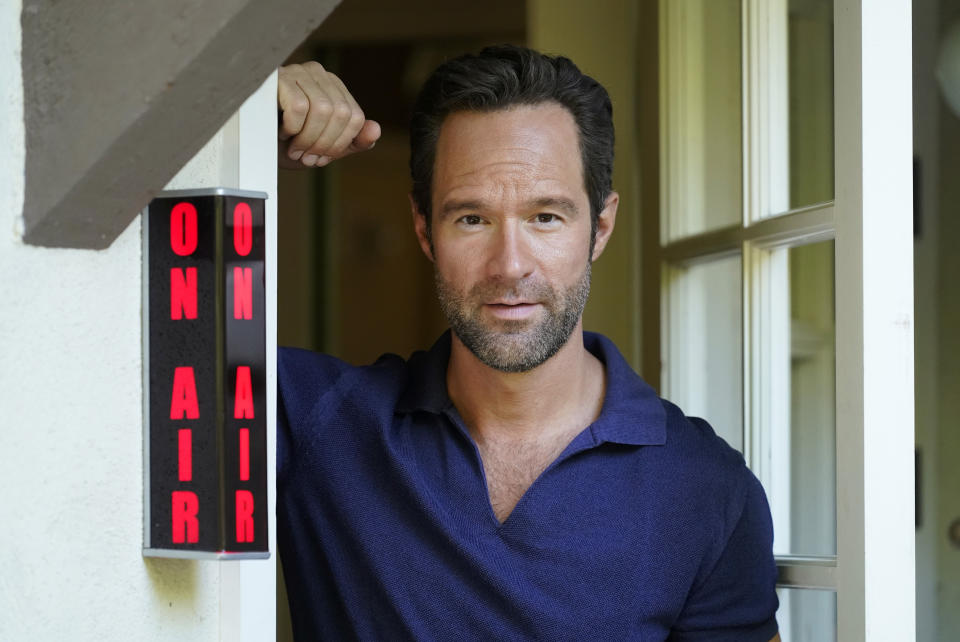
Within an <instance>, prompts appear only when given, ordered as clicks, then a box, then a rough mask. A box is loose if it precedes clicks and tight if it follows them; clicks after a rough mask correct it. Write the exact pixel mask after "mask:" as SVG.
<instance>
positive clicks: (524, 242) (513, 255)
mask: <svg viewBox="0 0 960 642" xmlns="http://www.w3.org/2000/svg"><path fill="white" fill-rule="evenodd" d="M491 243H492V246H493V247H492V248H491V251H490V260H489V262H488V264H487V270H488V273H489V276H490V277H492V278H496V279H502V280H506V281H517V280H520V279H523V278H526V277H528V276H530V275H531V274H532V273H533V271H534V261H533V255H532V252H531V248H530V246H529V243H528V239H526V238H525V237H524V234H523V231H522V230H521V229H520V225H519V224H518V223H514V222H513V221H508V222H506V223H504V224H503V225H501V226H500V229H499V230H498V231H497V233H496V234H494V235H493V238H492V239H491Z"/></svg>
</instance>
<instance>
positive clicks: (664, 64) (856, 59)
mask: <svg viewBox="0 0 960 642" xmlns="http://www.w3.org/2000/svg"><path fill="white" fill-rule="evenodd" d="M669 1H670V0H661V2H660V26H661V30H662V31H661V36H662V37H661V47H660V57H661V60H660V86H661V98H660V106H661V117H662V119H663V120H662V121H661V122H664V121H665V120H667V119H668V116H669V114H668V113H664V112H668V111H669V110H668V109H667V107H668V106H669V105H670V104H671V101H675V100H677V97H676V96H670V92H671V83H670V80H669V78H670V74H675V73H677V70H678V66H677V64H676V62H675V61H671V59H670V56H671V46H670V44H667V45H664V40H665V39H667V40H669V39H668V38H664V37H663V36H666V35H668V31H666V30H668V29H670V28H671V25H670V24H668V21H667V20H666V19H665V15H666V11H665V9H664V7H665V2H669ZM785 2H786V0H771V1H770V2H768V1H767V0H743V2H742V16H743V19H742V26H743V39H742V43H743V92H744V100H743V114H744V115H743V118H744V121H743V140H744V144H743V161H742V162H743V182H744V184H743V195H744V199H743V224H742V225H736V226H730V227H726V228H723V229H720V230H715V231H711V232H707V233H704V234H699V235H696V236H692V237H687V238H683V239H681V240H677V241H673V242H667V241H666V239H667V238H668V237H670V236H676V234H675V232H676V230H678V229H681V228H682V225H680V226H679V227H678V223H677V222H676V221H671V220H669V218H667V217H664V218H663V219H662V220H661V229H662V230H663V231H664V232H667V231H670V232H671V234H670V235H667V234H666V233H665V234H664V235H663V236H664V238H663V239H662V240H661V244H660V245H659V247H657V248H655V249H656V251H657V253H658V254H659V259H660V261H661V270H662V273H663V274H668V273H669V271H670V270H673V269H677V266H679V265H682V264H684V263H685V262H689V261H692V260H702V259H704V258H707V257H711V256H718V255H722V254H725V253H729V252H740V253H742V257H743V321H744V338H743V339H744V340H743V347H744V361H743V364H744V431H745V434H744V454H745V457H746V458H747V461H748V462H749V463H750V465H751V467H752V468H753V469H754V471H755V472H756V473H757V475H758V477H760V479H761V480H762V481H764V483H765V486H766V487H767V490H768V493H771V494H772V495H782V494H783V493H789V479H790V477H789V470H788V469H787V470H783V469H782V467H781V468H778V467H777V466H776V465H775V463H774V462H776V461H777V460H778V458H777V456H776V455H775V453H776V452H778V451H779V452H783V448H784V447H786V448H787V449H789V444H787V445H784V444H783V435H778V434H777V433H776V431H775V430H765V429H764V428H763V427H764V426H773V425H778V424H779V425H782V423H783V422H782V421H778V419H780V418H782V416H783V414H784V412H785V408H786V409H787V410H786V412H789V410H788V409H789V398H786V401H784V399H785V396H786V395H785V392H784V391H785V390H788V388H787V387H786V386H785V385H784V383H783V376H782V374H780V375H779V376H778V372H777V370H776V369H777V368H778V367H781V366H778V365H777V364H782V363H783V359H782V355H778V354H777V352H776V349H777V347H776V346H779V348H780V349H789V346H786V345H785V343H786V342H785V340H784V338H783V337H779V336H775V334H772V333H775V332H776V330H775V329H774V328H776V327H782V326H783V320H782V319H779V321H777V322H774V319H773V317H775V316H777V315H778V313H779V312H778V311H781V312H782V309H783V301H782V298H783V297H784V296H786V295H785V293H783V292H782V291H781V292H777V291H776V288H774V287H773V285H774V283H775V281H777V280H778V277H777V275H776V273H777V272H778V271H779V272H780V273H782V271H783V270H784V267H783V266H782V265H781V266H777V265H775V264H774V263H772V262H771V261H770V260H769V258H770V256H771V252H770V250H771V248H777V247H785V246H786V247H791V246H796V245H801V244H805V243H811V242H817V241H823V240H829V239H834V241H835V269H836V274H835V296H836V301H835V305H836V426H837V429H836V454H837V555H836V556H828V557H798V556H779V557H778V559H777V562H778V566H779V569H780V582H779V585H780V586H782V587H786V588H797V589H820V590H831V591H836V593H837V626H838V635H839V638H838V639H840V640H843V641H847V640H867V639H883V640H887V639H895V640H907V641H909V640H914V639H915V603H914V602H915V597H914V595H915V588H914V587H915V579H914V578H915V576H914V546H915V542H914V524H913V520H914V496H913V492H914V478H913V475H914V470H913V466H914V460H913V452H914V436H913V412H914V408H913V303H912V302H913V247H912V243H913V235H912V227H911V226H912V207H913V204H912V169H911V159H912V140H911V135H912V132H911V128H912V115H911V96H912V90H911V3H910V2H909V1H908V0H883V1H881V2H872V3H869V4H868V3H864V2H863V0H834V159H835V160H834V168H835V169H834V173H835V175H834V179H835V186H836V187H835V191H836V197H835V199H834V201H833V202H831V203H824V204H821V205H815V206H813V207H807V208H804V209H800V210H795V211H790V212H783V204H784V203H787V202H789V198H788V196H789V195H788V193H787V192H786V190H787V189H788V187H787V185H788V181H787V176H786V175H785V174H784V172H783V171H782V170H781V168H785V167H787V165H786V164H785V163H784V162H781V161H782V160H783V159H784V158H785V157H786V154H787V151H788V148H787V145H788V144H789V143H788V141H787V140H786V139H785V138H784V137H783V135H782V134H783V129H782V128H780V129H779V130H777V128H774V127H772V126H771V123H774V122H783V119H784V118H785V109H786V89H785V82H786V77H785V75H784V82H783V83H782V84H778V85H776V86H774V85H773V83H770V82H768V80H769V78H770V76H771V74H773V75H774V76H776V74H775V73H774V71H775V70H776V69H783V70H785V69H786V64H785V58H786V46H785V44H784V42H783V40H782V39H778V37H777V34H784V38H785V31H786V30H785V25H784V24H783V20H782V19H781V18H782V16H785V11H784V7H783V5H784V4H785ZM777 7H779V9H778V8H777ZM778 11H779V13H778ZM674 49H675V47H674ZM674 55H676V54H675V53H674ZM679 129H680V128H679V126H678V125H677V124H676V123H669V124H668V126H667V127H664V128H663V129H662V131H661V143H660V145H661V160H660V167H661V168H662V169H661V171H662V172H663V174H662V175H661V199H662V200H661V207H662V208H664V209H666V207H667V206H668V205H669V204H670V199H671V196H672V195H674V194H676V191H677V190H676V188H675V184H676V177H675V176H672V175H671V173H672V172H674V171H676V168H677V167H678V163H680V162H682V158H679V159H678V158H675V157H674V156H673V155H672V152H671V150H673V149H679V150H683V153H685V154H689V149H687V147H688V145H687V146H683V145H680V144H679V141H678V139H677V137H678V136H680V135H681V134H682V132H680V131H679ZM778 132H779V133H778ZM675 205H676V204H673V205H672V206H673V207H675ZM647 247H648V251H649V248H650V245H649V244H648V246H647ZM654 282H655V283H656V281H654ZM646 283H647V284H648V285H649V284H650V283H651V281H650V280H647V281H646ZM665 283H666V281H664V282H663V284H664V285H665ZM667 294H668V293H666V292H664V293H663V297H662V304H663V305H667V303H668V300H669V297H668V296H667ZM665 309H666V308H665ZM780 316H782V313H781V314H780ZM668 325H669V324H667V323H665V324H664V327H663V336H662V339H661V341H662V346H661V348H660V349H661V350H662V352H663V354H664V355H665V357H666V361H668V362H669V361H671V359H670V350H671V343H676V341H671V337H670V332H669V331H668V328H667V326H668ZM674 334H675V333H674ZM665 382H666V381H665ZM668 394H669V392H668ZM771 453H774V455H771ZM787 453H789V451H787ZM773 499H774V500H775V499H776V498H775V497H774V498H773Z"/></svg>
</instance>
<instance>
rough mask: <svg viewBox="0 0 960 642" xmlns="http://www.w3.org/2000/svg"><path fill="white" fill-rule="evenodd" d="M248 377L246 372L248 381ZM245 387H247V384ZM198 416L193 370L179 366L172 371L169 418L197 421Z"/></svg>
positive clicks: (248, 374) (198, 409)
mask: <svg viewBox="0 0 960 642" xmlns="http://www.w3.org/2000/svg"><path fill="white" fill-rule="evenodd" d="M248 370H249V368H248ZM249 376H250V373H249V372H248V373H247V378H248V381H249ZM247 385H249V383H248V384H247ZM199 416H200V408H199V406H198V405H197V384H196V381H195V380H194V378H193V368H191V367H190V366H179V367H177V369H176V370H174V371H173V394H172V395H171V397H170V418H171V419H197V418H198V417H199Z"/></svg>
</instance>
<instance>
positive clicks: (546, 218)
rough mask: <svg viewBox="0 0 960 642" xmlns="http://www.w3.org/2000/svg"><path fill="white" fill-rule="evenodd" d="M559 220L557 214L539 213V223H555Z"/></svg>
mask: <svg viewBox="0 0 960 642" xmlns="http://www.w3.org/2000/svg"><path fill="white" fill-rule="evenodd" d="M557 220H559V219H558V218H557V215H556V214H537V223H542V224H548V223H555V222H556V221H557Z"/></svg>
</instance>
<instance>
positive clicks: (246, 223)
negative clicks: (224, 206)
mask: <svg viewBox="0 0 960 642" xmlns="http://www.w3.org/2000/svg"><path fill="white" fill-rule="evenodd" d="M252 248H253V216H252V214H251V213H250V206H249V205H247V204H246V203H237V206H236V207H234V208H233V249H235V250H236V251H237V254H239V255H240V256H246V255H247V254H250V250H251V249H252Z"/></svg>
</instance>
